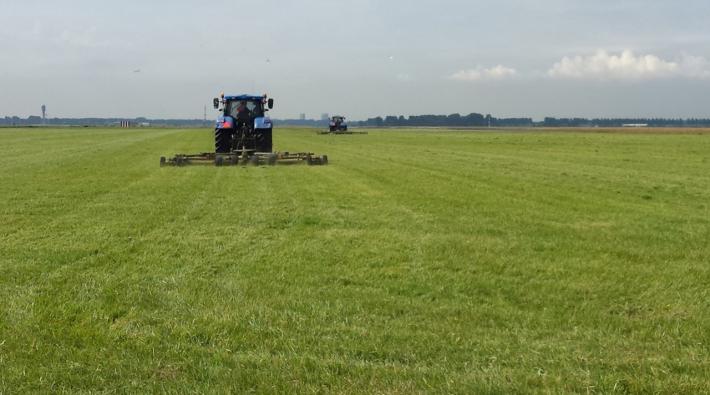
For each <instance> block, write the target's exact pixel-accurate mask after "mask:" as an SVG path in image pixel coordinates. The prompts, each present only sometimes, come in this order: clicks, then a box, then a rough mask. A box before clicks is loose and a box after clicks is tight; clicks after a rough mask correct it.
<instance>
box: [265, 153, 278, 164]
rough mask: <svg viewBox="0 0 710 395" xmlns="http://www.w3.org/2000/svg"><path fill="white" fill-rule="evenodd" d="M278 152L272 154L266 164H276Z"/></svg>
mask: <svg viewBox="0 0 710 395" xmlns="http://www.w3.org/2000/svg"><path fill="white" fill-rule="evenodd" d="M276 159H277V158H276V154H271V155H269V157H268V158H267V159H266V164H267V165H269V166H276Z"/></svg>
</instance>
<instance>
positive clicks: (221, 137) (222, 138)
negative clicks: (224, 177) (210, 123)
mask: <svg viewBox="0 0 710 395" xmlns="http://www.w3.org/2000/svg"><path fill="white" fill-rule="evenodd" d="M230 139H231V135H230V133H229V130H226V129H215V130H214V150H215V152H216V153H218V154H227V153H229V151H230V149H231V147H230V145H231V144H230V141H229V140H230Z"/></svg>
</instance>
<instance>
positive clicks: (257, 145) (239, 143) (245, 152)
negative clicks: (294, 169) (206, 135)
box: [160, 93, 328, 166]
mask: <svg viewBox="0 0 710 395" xmlns="http://www.w3.org/2000/svg"><path fill="white" fill-rule="evenodd" d="M213 104H214V108H215V109H219V111H220V112H221V114H220V115H219V116H218V117H217V122H216V124H215V129H214V147H215V150H214V152H203V153H200V154H178V155H175V156H174V157H172V158H170V159H167V158H165V157H161V158H160V165H161V166H165V165H169V166H184V165H189V164H214V165H215V166H228V165H253V166H258V165H262V164H266V165H272V166H273V165H276V164H278V163H282V164H286V163H306V164H308V165H325V164H327V163H328V156H327V155H322V156H316V155H314V154H313V153H310V152H296V153H293V152H272V151H273V143H272V131H273V123H272V121H271V119H270V118H269V117H267V116H266V112H267V111H269V110H271V109H272V108H274V99H269V98H267V97H266V95H263V96H253V95H239V96H225V95H224V93H223V94H221V96H220V97H219V98H215V99H214V100H213Z"/></svg>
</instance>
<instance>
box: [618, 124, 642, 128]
mask: <svg viewBox="0 0 710 395" xmlns="http://www.w3.org/2000/svg"><path fill="white" fill-rule="evenodd" d="M621 126H623V127H625V128H647V127H648V124H647V123H625V124H623V125H621Z"/></svg>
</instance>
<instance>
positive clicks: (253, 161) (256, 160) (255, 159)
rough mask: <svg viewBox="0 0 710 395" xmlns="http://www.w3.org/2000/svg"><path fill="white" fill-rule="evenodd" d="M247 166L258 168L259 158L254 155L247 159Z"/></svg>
mask: <svg viewBox="0 0 710 395" xmlns="http://www.w3.org/2000/svg"><path fill="white" fill-rule="evenodd" d="M248 164H249V166H259V157H258V156H256V155H252V156H251V157H249V163H248Z"/></svg>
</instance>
